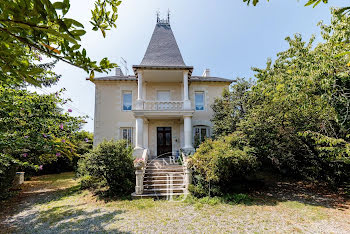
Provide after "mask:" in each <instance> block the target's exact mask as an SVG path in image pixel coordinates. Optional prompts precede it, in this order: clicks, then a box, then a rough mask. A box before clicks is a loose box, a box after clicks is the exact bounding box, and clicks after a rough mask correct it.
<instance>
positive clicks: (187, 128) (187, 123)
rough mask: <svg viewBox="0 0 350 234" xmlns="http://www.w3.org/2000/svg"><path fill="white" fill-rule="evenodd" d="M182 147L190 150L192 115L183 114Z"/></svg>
mask: <svg viewBox="0 0 350 234" xmlns="http://www.w3.org/2000/svg"><path fill="white" fill-rule="evenodd" d="M184 138H185V147H184V149H188V150H192V149H193V145H192V116H184Z"/></svg>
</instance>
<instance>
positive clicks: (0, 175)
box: [0, 153, 18, 200]
mask: <svg viewBox="0 0 350 234" xmlns="http://www.w3.org/2000/svg"><path fill="white" fill-rule="evenodd" d="M17 167H18V163H17V162H16V160H15V159H14V158H13V157H11V156H10V155H6V154H2V153H0V200H2V199H5V198H7V197H8V196H9V192H8V190H9V189H10V188H11V186H12V184H13V180H14V178H15V175H16V169H17Z"/></svg>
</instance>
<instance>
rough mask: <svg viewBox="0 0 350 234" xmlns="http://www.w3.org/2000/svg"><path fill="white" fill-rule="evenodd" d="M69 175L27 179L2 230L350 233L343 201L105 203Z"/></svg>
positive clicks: (0, 219) (2, 219) (7, 206)
mask: <svg viewBox="0 0 350 234" xmlns="http://www.w3.org/2000/svg"><path fill="white" fill-rule="evenodd" d="M71 176H72V175H71V174H63V175H62V177H64V178H65V179H63V180H60V179H57V178H56V180H54V181H53V180H51V179H50V177H46V178H45V179H44V180H43V178H36V179H35V180H33V181H30V182H27V184H26V186H27V187H25V188H24V190H23V193H22V194H21V195H20V198H16V199H17V200H12V201H16V203H11V202H10V201H8V202H6V203H3V205H4V206H3V207H4V209H3V213H2V215H0V225H1V229H0V232H3V233H9V232H12V233H88V232H99V233H100V232H105V233H232V232H235V233H237V232H238V233H256V232H257V233H270V232H277V233H291V232H306V233H350V211H349V209H348V207H347V206H346V205H345V202H344V204H342V206H338V207H333V206H328V205H317V204H319V203H316V204H311V203H312V202H309V203H306V202H302V201H297V200H295V199H292V198H290V197H289V200H284V201H283V200H281V199H279V198H278V199H277V198H276V196H277V195H275V194H273V193H271V194H270V195H271V196H270V197H269V196H267V195H265V196H263V197H262V198H263V199H260V200H257V201H256V202H253V204H251V205H243V204H242V205H229V204H217V205H207V204H202V203H200V202H194V203H184V202H170V201H153V200H133V201H129V200H124V201H111V202H106V201H103V200H98V199H97V197H96V196H93V195H92V194H91V193H90V192H88V191H80V190H78V189H77V186H76V185H77V182H76V181H74V180H73V179H72V178H71ZM35 181H36V182H35ZM285 189H286V188H285ZM288 195H290V194H288ZM21 196H22V197H21ZM308 199H310V198H308ZM325 199H327V197H326V198H325ZM311 200H312V199H311ZM311 200H310V201H311Z"/></svg>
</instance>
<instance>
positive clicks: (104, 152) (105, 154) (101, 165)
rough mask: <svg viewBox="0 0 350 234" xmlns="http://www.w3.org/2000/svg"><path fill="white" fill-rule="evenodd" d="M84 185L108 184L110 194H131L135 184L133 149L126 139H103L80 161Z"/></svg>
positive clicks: (80, 174) (93, 186)
mask: <svg viewBox="0 0 350 234" xmlns="http://www.w3.org/2000/svg"><path fill="white" fill-rule="evenodd" d="M78 175H79V176H81V178H82V182H81V183H82V187H85V188H86V187H90V188H96V187H99V186H104V185H106V186H107V187H108V192H109V194H110V195H114V196H123V195H128V194H130V193H131V192H132V191H133V189H134V186H135V173H134V166H133V158H132V149H131V147H128V146H127V142H126V141H125V140H121V141H113V140H112V141H103V142H102V143H100V144H99V145H98V146H97V147H96V148H94V149H93V150H91V151H90V152H89V153H87V154H85V155H84V156H83V159H81V160H80V161H79V163H78Z"/></svg>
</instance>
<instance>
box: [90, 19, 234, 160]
mask: <svg viewBox="0 0 350 234" xmlns="http://www.w3.org/2000/svg"><path fill="white" fill-rule="evenodd" d="M191 43H192V42H191ZM192 71H193V67H192V66H187V65H186V64H185V62H184V60H183V58H182V55H181V52H180V50H179V47H178V45H177V43H176V40H175V37H174V34H173V32H172V29H171V27H170V22H169V19H167V20H160V19H159V17H158V18H157V23H156V26H155V29H154V32H153V35H152V37H151V40H150V42H149V45H148V48H147V50H146V53H145V55H144V57H143V59H142V61H141V63H140V64H139V65H134V66H133V72H134V75H132V76H130V75H123V73H122V71H121V70H120V68H117V69H116V74H115V75H114V76H107V77H99V78H95V79H93V80H91V81H92V82H93V83H94V84H95V87H96V92H95V118H94V119H95V127H94V145H97V144H98V143H100V142H101V141H102V140H103V139H127V140H128V141H129V142H130V144H132V145H133V147H134V149H135V150H134V154H135V156H136V157H141V156H142V154H143V152H144V150H145V149H146V150H147V152H148V154H149V155H148V158H155V157H156V156H162V155H169V154H174V153H175V152H177V151H179V150H180V149H181V150H183V152H185V153H187V154H188V153H190V152H193V150H194V148H195V147H197V146H198V145H199V144H200V142H202V141H203V140H204V139H205V138H206V137H210V135H211V132H212V131H211V129H212V123H211V121H210V119H211V117H212V114H213V111H212V109H211V104H212V103H213V102H214V99H215V97H218V96H220V95H221V93H222V90H223V89H224V88H226V87H228V86H229V85H230V84H231V83H232V81H233V80H230V79H225V78H219V77H214V76H211V74H210V70H209V69H206V70H205V71H204V73H203V75H202V76H194V75H192Z"/></svg>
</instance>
